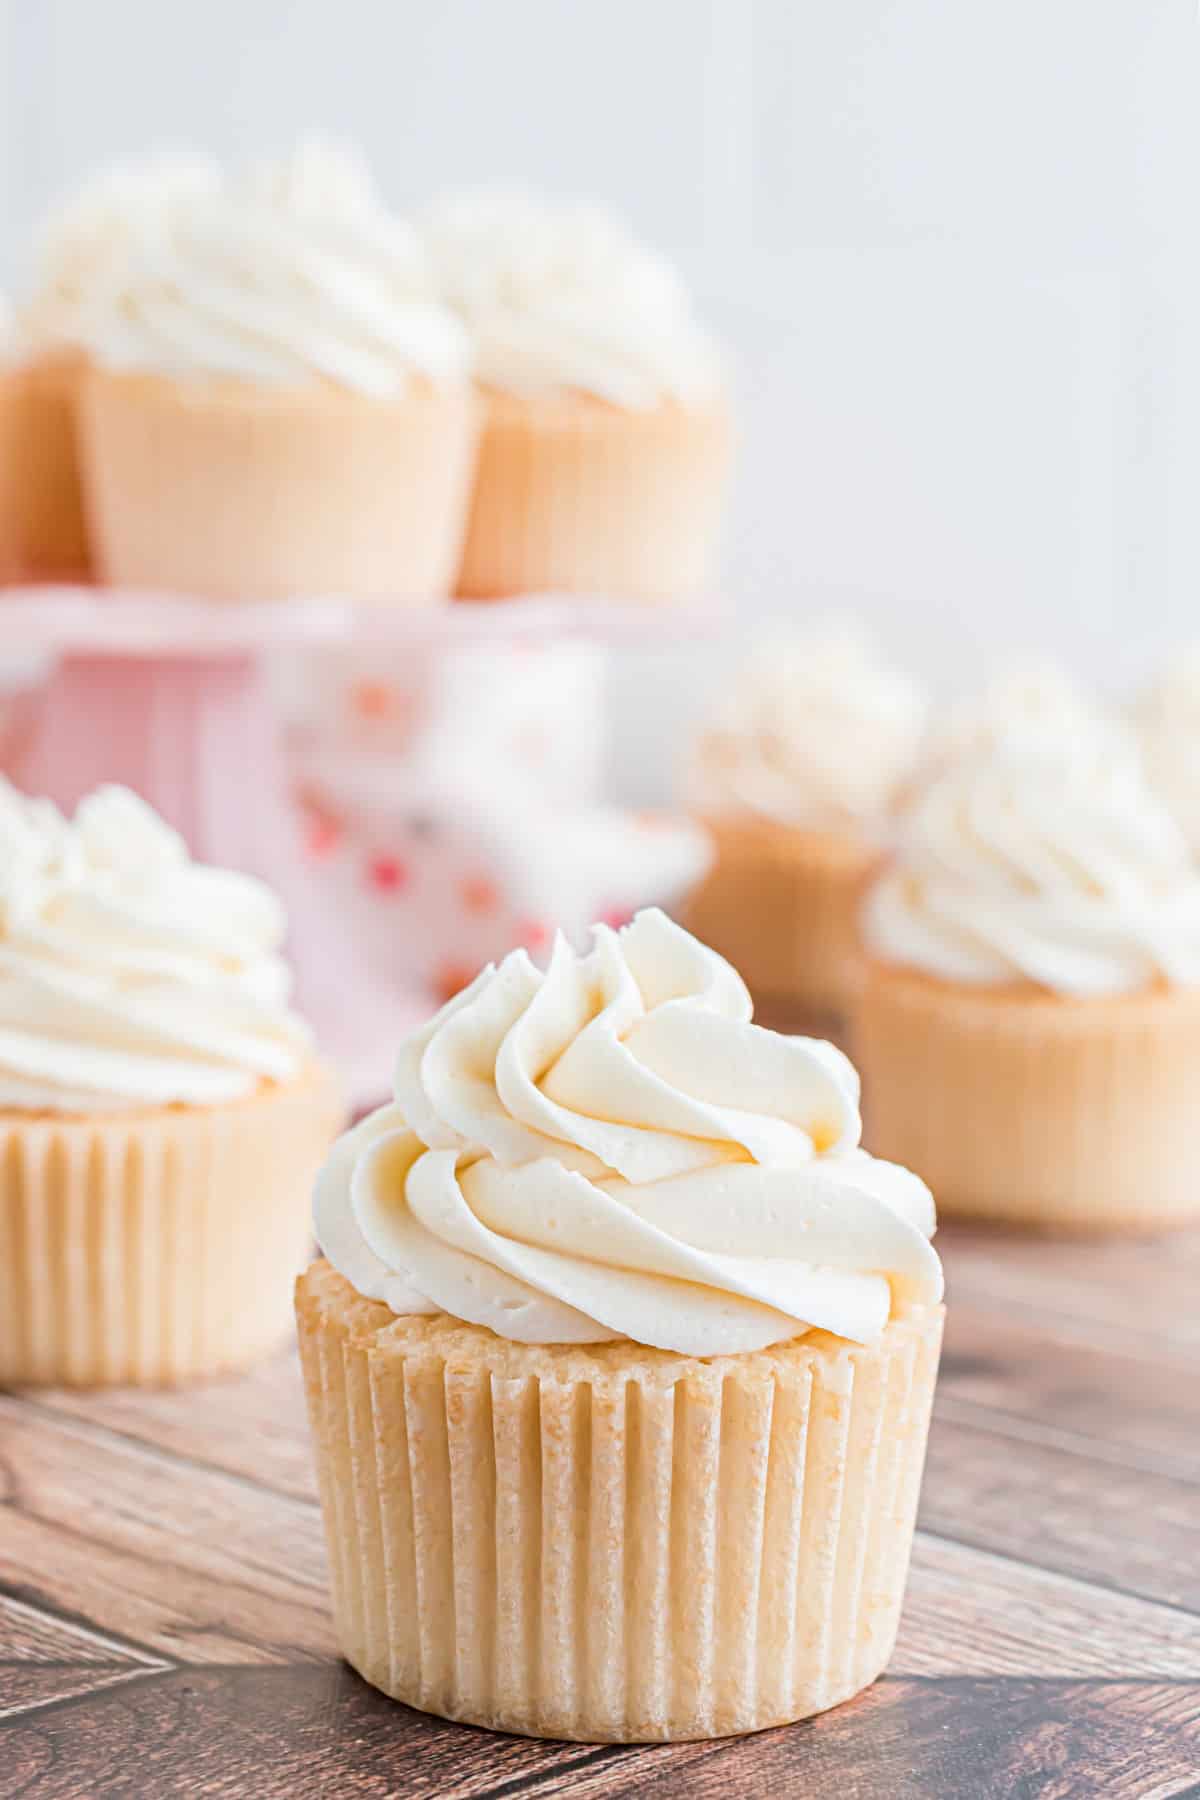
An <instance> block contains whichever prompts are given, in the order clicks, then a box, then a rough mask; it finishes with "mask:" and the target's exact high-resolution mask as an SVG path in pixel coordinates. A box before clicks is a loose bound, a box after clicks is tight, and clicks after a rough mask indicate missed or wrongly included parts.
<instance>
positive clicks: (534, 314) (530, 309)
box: [425, 188, 722, 410]
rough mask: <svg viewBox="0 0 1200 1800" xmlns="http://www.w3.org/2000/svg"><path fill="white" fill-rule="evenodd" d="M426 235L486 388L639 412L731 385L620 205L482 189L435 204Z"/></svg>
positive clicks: (687, 305) (685, 300)
mask: <svg viewBox="0 0 1200 1800" xmlns="http://www.w3.org/2000/svg"><path fill="white" fill-rule="evenodd" d="M425 241H426V243H427V245H428V247H429V252H430V255H431V257H432V260H433V264H434V267H435V269H436V271H437V276H438V280H439V284H440V290H441V293H442V295H443V296H444V298H445V299H446V301H447V302H448V304H449V305H450V306H452V307H453V308H454V310H455V311H456V312H457V313H458V314H459V316H460V317H461V318H462V319H463V320H464V322H465V323H466V325H467V326H468V328H469V329H470V332H471V335H472V337H473V339H474V342H475V353H476V373H477V375H478V377H479V379H480V380H481V381H482V382H484V383H485V384H486V385H488V386H490V387H495V388H499V389H502V390H504V391H506V392H509V393H513V394H518V395H522V396H527V397H532V396H537V395H543V394H550V393H554V392H558V391H562V390H564V389H566V390H575V391H577V392H582V393H586V394H591V395H593V396H595V397H596V398H598V399H601V400H607V401H609V402H611V403H612V404H613V405H614V406H621V407H626V408H630V409H637V410H641V409H646V408H650V407H654V406H657V405H659V404H660V403H661V402H663V401H666V400H675V401H679V402H682V403H684V404H687V403H692V402H694V403H698V404H706V403H711V401H712V400H713V398H714V397H715V395H716V394H717V393H718V392H719V391H720V389H721V386H722V370H721V359H720V357H719V355H718V352H717V349H716V345H715V343H714V341H713V339H712V338H711V337H710V336H709V335H708V333H707V332H705V331H704V330H702V329H701V327H700V325H699V324H698V323H697V321H696V318H695V316H694V314H693V312H692V306H691V301H690V299H689V297H688V294H687V291H686V289H685V287H684V285H683V282H682V281H681V280H680V278H679V276H678V275H677V273H676V272H675V270H674V269H673V268H672V267H671V265H670V264H669V263H668V262H667V261H666V260H665V259H664V258H663V257H661V256H659V255H656V254H655V252H654V251H652V250H649V249H647V248H646V246H645V245H643V244H640V243H638V241H637V240H636V239H635V238H634V237H633V236H632V235H631V233H630V232H629V231H628V230H627V229H626V228H625V226H624V225H623V224H622V223H621V222H620V220H618V219H615V218H613V217H612V216H611V215H610V214H609V213H606V212H603V211H601V210H600V209H599V208H597V207H593V206H582V205H575V206H572V205H562V204H558V205H555V204H554V203H552V202H551V201H549V200H547V199H544V198H540V197H539V196H537V195H535V194H531V193H527V192H525V191H523V190H521V189H517V188H476V189H471V190H467V191H465V192H462V193H453V194H447V195H445V196H443V197H442V198H441V199H439V200H438V201H436V202H435V204H434V205H433V206H432V207H431V208H430V210H429V212H428V214H427V215H426V218H425Z"/></svg>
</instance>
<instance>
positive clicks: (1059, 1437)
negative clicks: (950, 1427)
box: [934, 1393, 1200, 1486]
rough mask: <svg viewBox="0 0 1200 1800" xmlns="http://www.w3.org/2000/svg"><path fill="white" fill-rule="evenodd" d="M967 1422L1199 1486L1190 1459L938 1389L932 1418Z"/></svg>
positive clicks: (1136, 1471) (1065, 1452)
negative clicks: (1113, 1439)
mask: <svg viewBox="0 0 1200 1800" xmlns="http://www.w3.org/2000/svg"><path fill="white" fill-rule="evenodd" d="M939 1418H941V1419H946V1420H947V1421H948V1422H949V1423H951V1424H954V1425H966V1426H970V1428H971V1429H972V1430H974V1431H983V1432H987V1433H988V1434H989V1435H991V1436H994V1437H1002V1438H1006V1439H1011V1440H1013V1441H1016V1442H1019V1443H1024V1444H1038V1445H1040V1446H1042V1447H1044V1448H1045V1449H1048V1450H1060V1451H1062V1453H1063V1455H1064V1456H1074V1457H1077V1458H1079V1460H1080V1461H1085V1462H1103V1463H1109V1464H1111V1465H1112V1467H1114V1468H1121V1469H1128V1470H1130V1471H1131V1473H1134V1474H1140V1475H1162V1476H1164V1477H1165V1478H1166V1479H1167V1480H1170V1481H1183V1482H1187V1483H1188V1484H1189V1485H1195V1486H1200V1469H1198V1468H1197V1467H1196V1465H1195V1464H1194V1463H1193V1462H1189V1461H1186V1460H1185V1461H1177V1460H1175V1459H1174V1458H1171V1457H1167V1456H1161V1455H1157V1454H1156V1453H1155V1452H1154V1451H1153V1450H1144V1449H1141V1448H1139V1447H1137V1446H1133V1445H1129V1446H1126V1445H1124V1444H1116V1443H1114V1442H1113V1441H1112V1439H1111V1438H1101V1437H1094V1436H1092V1435H1091V1434H1090V1433H1089V1432H1084V1431H1070V1430H1068V1429H1067V1428H1066V1427H1065V1426H1063V1425H1048V1424H1045V1423H1043V1421H1042V1420H1040V1419H1031V1418H1029V1417H1028V1415H1027V1414H1024V1413H1018V1412H1009V1411H1008V1410H1007V1409H1006V1408H1005V1407H999V1406H989V1405H988V1404H987V1403H986V1402H985V1401H982V1400H968V1399H966V1398H964V1397H963V1396H961V1395H958V1394H954V1393H940V1394H939V1395H938V1397H937V1401H936V1410H935V1412H934V1426H935V1428H936V1423H937V1420H938V1419H939Z"/></svg>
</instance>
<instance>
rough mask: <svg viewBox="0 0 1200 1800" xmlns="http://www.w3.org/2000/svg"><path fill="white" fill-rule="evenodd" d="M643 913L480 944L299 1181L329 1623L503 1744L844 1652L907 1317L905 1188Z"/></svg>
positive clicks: (907, 1506)
mask: <svg viewBox="0 0 1200 1800" xmlns="http://www.w3.org/2000/svg"><path fill="white" fill-rule="evenodd" d="M750 1012H751V1008H750V1000H749V996H748V995H747V992H746V989H745V988H744V986H743V985H742V982H741V980H740V979H739V978H738V976H737V975H736V974H735V973H734V971H733V970H732V969H731V968H730V967H729V966H728V965H727V964H726V963H724V962H723V961H722V960H721V959H720V958H719V957H717V956H715V955H713V953H712V952H711V951H708V950H705V949H704V948H703V947H702V946H701V945H700V944H698V943H697V942H696V941H695V940H694V939H692V938H690V937H688V936H687V934H686V933H684V932H683V931H681V930H680V929H679V927H678V926H673V925H672V924H670V922H669V921H668V920H667V919H666V918H664V916H663V915H662V914H661V913H657V912H647V913H642V914H640V915H639V916H638V918H637V919H636V920H635V921H634V922H633V924H632V925H630V926H629V927H627V928H626V929H625V930H623V931H622V932H620V933H619V934H618V933H614V932H611V931H608V930H606V929H605V928H604V927H597V928H596V935H595V945H594V948H593V949H592V951H591V952H590V954H588V955H586V956H582V957H581V956H577V955H575V954H574V953H573V952H572V951H571V950H569V949H568V948H567V946H566V944H565V943H564V942H563V941H562V940H561V939H560V940H559V941H558V943H557V944H556V946H555V949H554V953H553V956H552V959H551V961H550V966H549V969H548V971H547V972H546V973H545V974H544V975H543V974H541V973H539V971H538V970H537V969H535V968H534V967H533V965H532V964H531V963H530V961H529V960H528V958H527V957H526V956H525V955H524V953H523V952H520V951H518V952H515V953H514V954H513V955H512V956H510V957H508V958H507V959H506V961H505V962H504V963H502V964H501V965H500V967H499V968H494V967H489V968H488V969H485V970H484V972H483V973H482V975H480V976H479V978H478V979H477V980H476V981H475V982H474V984H473V985H472V986H471V987H470V988H468V989H467V990H466V991H465V992H464V993H463V994H461V995H460V996H459V997H458V998H457V999H456V1000H454V1001H452V1002H451V1003H450V1005H449V1006H447V1007H446V1008H444V1009H443V1011H442V1012H440V1013H439V1014H438V1015H437V1017H436V1018H435V1019H433V1020H432V1021H431V1022H430V1023H429V1024H428V1025H427V1026H426V1027H425V1028H424V1029H423V1030H421V1031H420V1032H418V1033H417V1034H416V1035H415V1036H414V1037H412V1038H410V1039H409V1040H408V1041H407V1042H406V1043H405V1044H404V1045H403V1046H402V1048H401V1051H400V1056H399V1061H398V1064H397V1073H396V1089H395V1096H396V1097H395V1100H394V1102H393V1103H392V1104H390V1105H388V1106H386V1107H384V1108H383V1109H382V1110H381V1111H379V1112H377V1113H374V1114H372V1115H371V1116H370V1117H369V1118H367V1119H365V1120H364V1121H363V1122H362V1123H361V1124H360V1125H359V1126H358V1127H356V1129H355V1130H353V1131H352V1132H350V1133H348V1134H347V1135H346V1136H345V1137H344V1138H342V1139H341V1140H340V1141H339V1143H338V1144H337V1146H336V1147H335V1149H334V1151H333V1154H332V1156H331V1157H330V1159H329V1161H328V1162H327V1164H326V1166H325V1169H324V1171H323V1173H322V1175H321V1177H320V1180H319V1182H318V1185H317V1193H316V1226H317V1235H318V1239H319V1242H320V1243H321V1245H322V1247H323V1249H324V1251H325V1255H326V1257H327V1258H328V1260H327V1261H320V1262H318V1263H316V1264H315V1265H314V1266H313V1267H312V1268H311V1269H310V1270H309V1271H308V1272H307V1274H305V1275H304V1276H302V1277H301V1279H300V1282H299V1284H298V1288H297V1308H298V1315H299V1321H300V1337H301V1348H302V1354H303V1360H304V1369H305V1380H306V1385H307V1390H308V1401H309V1408H310V1413H311V1419H312V1425H313V1432H314V1437H315V1441H316V1454H317V1466H318V1471H319V1475H320V1485H321V1496H322V1505H323V1510H324V1516H325V1525H326V1531H327V1534H328V1540H329V1549H330V1563H331V1569H332V1578H333V1603H334V1613H335V1618H336V1622H337V1630H338V1635H339V1639H340V1642H341V1645H342V1649H343V1652H344V1653H345V1655H346V1656H347V1657H348V1658H349V1660H350V1661H351V1662H352V1663H353V1664H354V1666H355V1667H356V1668H357V1669H358V1670H359V1671H360V1672H361V1673H362V1674H363V1675H364V1676H365V1677H366V1678H367V1680H369V1681H371V1682H373V1683H374V1684H375V1685H376V1686H377V1687H380V1688H382V1689H383V1690H384V1692H385V1693H388V1694H391V1695H393V1696H394V1697H395V1698H397V1699H400V1700H404V1701H406V1702H407V1703H409V1704H410V1705H413V1706H417V1707H421V1708H422V1709H424V1710H425V1711H429V1712H436V1713H441V1714H443V1715H444V1716H446V1717H448V1718H454V1719H463V1720H469V1721H471V1722H473V1723H475V1724H479V1725H486V1726H490V1727H493V1728H496V1729H500V1730H505V1731H519V1732H526V1733H529V1734H532V1735H534V1736H549V1737H565V1738H581V1739H605V1740H614V1741H618V1742H620V1741H641V1740H651V1739H666V1738H696V1737H711V1736H720V1735H723V1734H725V1733H729V1732H741V1731H751V1730H756V1729H758V1728H760V1727H762V1726H766V1725H775V1724H780V1723H782V1722H785V1721H788V1720H792V1719H797V1718H802V1717H804V1716H805V1715H807V1714H809V1713H813V1712H819V1711H821V1710H822V1709H823V1708H825V1707H829V1706H833V1705H835V1704H836V1703H837V1702H838V1701H840V1700H844V1699H846V1698H847V1697H848V1696H849V1695H851V1694H853V1693H855V1692H857V1691H858V1690H859V1689H860V1688H862V1687H864V1686H866V1685H867V1683H869V1682H871V1681H873V1680H874V1679H875V1677H876V1676H877V1675H878V1674H879V1672H880V1670H881V1669H882V1668H883V1666H884V1664H885V1663H886V1662H887V1659H888V1656H889V1654H890V1651H891V1648H892V1642H893V1639H894V1637H895V1633H896V1626H897V1621H898V1618H899V1612H900V1604H901V1599H902V1595H903V1591H904V1583H905V1575H906V1570H907V1564H908V1556H909V1548H910V1542H911V1538H912V1530H913V1519H914V1514H915V1509H916V1503H917V1490H918V1487H919V1485H920V1477H921V1466H922V1460H923V1455H924V1444H925V1433H926V1426H927V1423H928V1418H929V1408H930V1402H931V1399H932V1394H933V1383H934V1376H935V1372H936V1364H937V1357H938V1346H939V1339H940V1334H941V1316H942V1309H941V1306H940V1304H939V1301H940V1296H941V1290H942V1282H941V1270H940V1266H939V1264H938V1260H937V1257H936V1255H935V1254H934V1251H933V1249H932V1246H931V1244H930V1242H929V1238H930V1234H931V1233H932V1231H933V1227H934V1215H933V1204H932V1201H931V1200H930V1197H929V1193H928V1190H927V1189H926V1188H925V1187H924V1186H923V1184H922V1183H921V1182H920V1181H918V1180H917V1179H916V1178H915V1177H914V1176H912V1175H910V1174H908V1173H907V1171H905V1170H903V1169H898V1168H895V1167H893V1166H891V1165H890V1164H886V1163H880V1162H878V1161H876V1160H874V1159H873V1158H871V1157H869V1156H867V1155H866V1154H865V1153H864V1152H863V1151H862V1150H861V1149H860V1148H859V1147H858V1136H859V1118H858V1105H857V1099H858V1084H857V1078H856V1077H855V1074H854V1071H853V1069H852V1067H851V1066H850V1064H849V1063H848V1062H847V1061H846V1059H845V1058H844V1057H843V1056H842V1055H841V1054H840V1053H839V1052H838V1051H836V1050H835V1049H833V1047H832V1046H831V1045H829V1044H824V1043H819V1042H816V1041H813V1040H809V1039H803V1038H800V1039H788V1038H782V1037H778V1036H776V1035H775V1034H774V1033H773V1032H769V1031H764V1030H762V1029H761V1028H759V1027H758V1026H755V1025H752V1024H751V1023H750Z"/></svg>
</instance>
